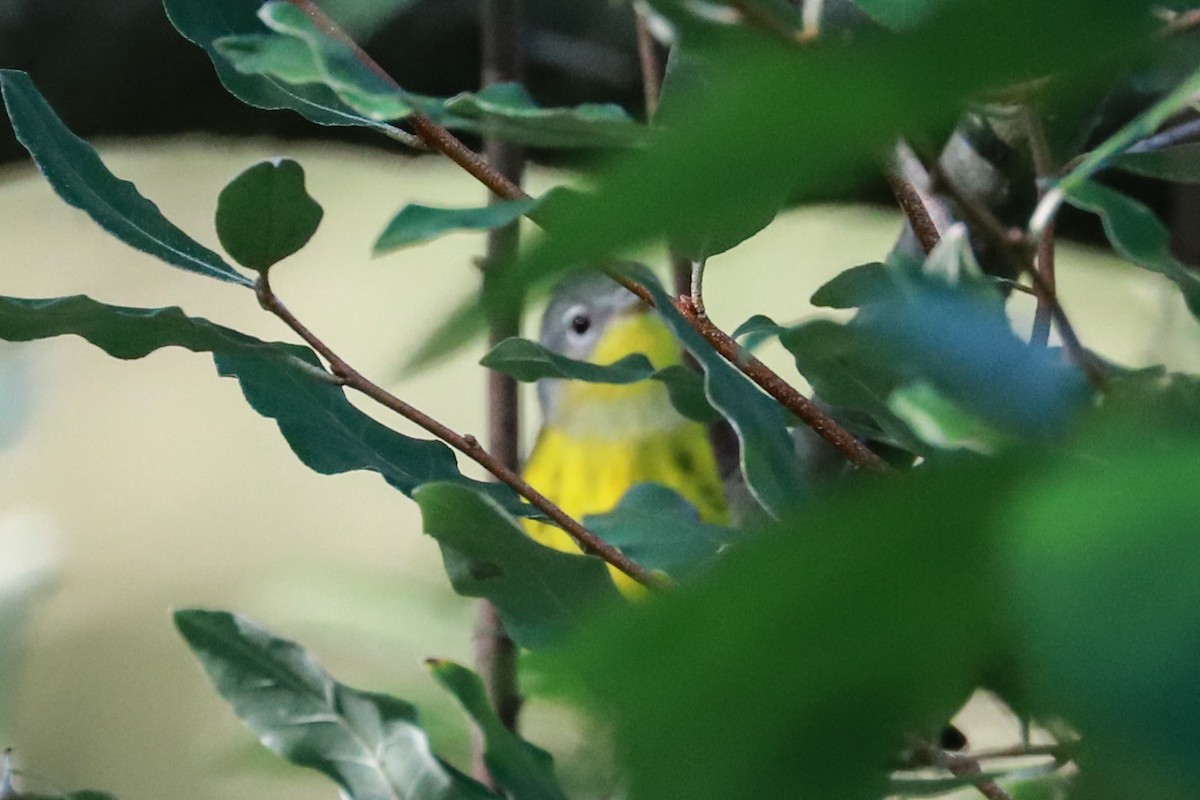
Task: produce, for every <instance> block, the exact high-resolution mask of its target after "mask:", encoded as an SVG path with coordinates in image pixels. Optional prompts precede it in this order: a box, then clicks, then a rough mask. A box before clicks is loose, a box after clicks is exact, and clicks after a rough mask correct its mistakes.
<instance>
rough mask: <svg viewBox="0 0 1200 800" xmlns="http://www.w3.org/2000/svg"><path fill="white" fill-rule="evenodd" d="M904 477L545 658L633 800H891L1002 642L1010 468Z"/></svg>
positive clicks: (803, 522) (772, 534)
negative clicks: (999, 538) (1004, 510)
mask: <svg viewBox="0 0 1200 800" xmlns="http://www.w3.org/2000/svg"><path fill="white" fill-rule="evenodd" d="M921 472H922V474H911V475H898V476H892V477H890V478H889V479H888V480H887V481H878V482H874V483H871V484H867V485H862V484H858V485H859V487H860V490H859V491H857V492H854V493H850V494H847V495H845V496H842V497H840V498H839V499H836V500H833V501H831V502H829V503H827V504H824V505H822V506H821V507H820V508H817V509H814V510H813V511H812V512H811V513H806V514H802V515H798V516H791V517H788V518H787V519H785V520H784V521H782V522H780V523H777V524H776V525H774V526H773V527H772V528H770V529H769V530H767V531H764V532H763V533H762V534H761V535H760V536H757V537H755V538H754V539H752V540H748V541H747V542H745V543H743V544H742V545H741V546H739V547H738V548H735V549H734V550H732V551H731V552H730V553H729V555H728V557H726V558H725V559H724V560H723V561H722V562H721V563H720V564H719V565H717V566H716V567H715V568H714V569H713V570H712V571H711V572H710V573H709V575H708V576H707V577H706V578H705V579H703V580H701V581H699V582H696V583H694V584H691V585H689V586H688V587H686V589H681V590H679V591H678V592H675V593H672V594H670V595H666V596H662V597H655V598H653V599H651V600H648V601H646V602H643V603H639V604H635V605H634V606H631V607H629V608H627V609H622V610H621V611H620V612H617V613H613V614H612V615H611V617H610V618H609V619H607V620H606V621H605V622H604V623H602V624H597V625H595V626H594V627H591V628H589V629H586V630H585V631H584V632H583V633H582V635H580V636H579V637H578V638H577V639H576V641H575V642H574V643H573V645H572V646H571V648H570V650H569V652H567V653H565V654H563V655H547V656H543V657H542V659H541V660H542V661H543V662H548V663H547V666H553V667H557V668H558V670H557V674H558V675H559V676H560V677H561V679H562V681H563V682H564V683H565V684H567V685H571V686H575V687H577V690H578V691H579V692H580V693H581V694H583V695H584V697H585V698H586V699H587V700H588V701H589V702H590V704H591V705H592V707H593V708H594V709H595V710H596V711H597V713H600V714H602V715H604V716H606V717H607V718H610V719H611V720H612V722H613V723H614V724H615V726H616V731H617V741H618V743H619V746H620V748H621V750H620V755H621V757H622V760H623V763H624V766H625V768H626V770H627V773H628V779H629V783H630V797H632V798H634V800H643V798H654V800H673V798H680V799H681V800H682V799H683V798H688V800H693V799H694V798H697V797H704V798H710V800H724V799H725V798H730V799H731V800H732V799H733V798H738V800H741V798H746V797H793V796H796V797H831V798H832V797H836V798H841V799H842V800H853V798H864V800H865V798H877V797H879V796H882V795H883V794H884V793H885V790H886V788H887V774H886V769H885V767H884V765H885V764H886V763H887V761H888V760H889V757H890V756H891V755H892V754H893V753H894V752H897V751H898V750H899V749H900V748H901V747H902V745H903V742H904V734H905V732H908V731H920V730H936V729H938V726H940V725H941V724H943V723H944V722H945V721H946V720H947V719H949V717H950V716H951V715H952V714H953V713H954V711H955V710H956V709H957V708H958V706H959V705H960V704H961V703H962V702H963V701H965V700H966V698H967V696H968V695H969V694H970V692H971V690H972V689H973V688H974V687H975V686H976V683H977V681H978V680H979V676H980V674H981V671H982V670H984V668H985V667H986V666H987V665H988V663H989V661H990V659H991V656H992V654H993V653H994V652H995V650H996V648H997V647H1000V646H1001V644H1000V643H1001V642H1002V641H1003V638H1004V637H1003V636H1002V634H1001V631H1002V626H1003V625H1004V622H1005V614H1004V610H1003V606H1002V604H1001V603H998V602H997V598H998V597H999V595H998V594H997V592H998V591H999V589H1000V588H1001V583H1000V581H999V576H1000V573H999V569H998V565H997V559H996V555H995V541H994V537H993V535H992V530H993V527H994V524H995V521H996V517H995V515H996V513H997V509H998V508H999V507H1000V505H1001V503H1002V502H1003V500H1004V498H1006V497H1007V496H1008V494H1009V493H1010V484H1011V483H1012V481H1013V479H1014V478H1015V477H1016V476H1017V475H1019V474H1020V471H1019V470H1017V469H1015V467H1014V466H1013V465H1004V464H995V463H993V464H981V463H972V462H961V463H957V464H955V465H954V469H953V470H949V469H943V470H937V471H935V470H933V469H926V470H922V471H921Z"/></svg>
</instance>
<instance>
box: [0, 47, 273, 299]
mask: <svg viewBox="0 0 1200 800" xmlns="http://www.w3.org/2000/svg"><path fill="white" fill-rule="evenodd" d="M0 89H2V90H3V94H4V104H5V106H6V107H7V108H8V116H9V118H10V119H11V120H12V124H13V130H14V131H15V132H16V134H17V139H19V140H20V142H21V144H23V145H24V146H25V149H27V150H28V151H29V153H30V155H32V156H33V160H34V161H35V162H36V163H37V165H38V169H40V170H41V171H42V174H43V175H45V176H46V180H47V181H49V183H50V185H51V186H52V187H53V188H54V191H55V192H57V193H58V196H59V197H61V198H62V199H63V200H65V201H67V202H68V203H70V204H71V205H73V206H75V207H76V208H79V209H82V210H83V211H85V212H86V213H87V214H88V216H90V217H91V218H92V219H93V220H95V221H96V223H97V224H98V225H100V227H102V228H104V229H105V230H106V231H108V232H109V233H111V234H112V235H113V236H116V237H117V238H118V239H120V240H121V241H123V242H125V243H126V244H128V245H130V246H131V247H135V248H137V249H138V250H141V251H143V252H146V253H149V254H150V255H152V256H154V257H155V258H158V259H160V260H162V261H165V262H166V263H168V264H171V265H173V266H176V267H180V268H182V269H186V270H189V271H191V272H197V273H199V274H201V275H207V276H208V277H210V278H217V279H218V280H223V281H229V282H230V283H239V284H242V285H243V286H250V285H251V284H252V282H251V281H250V279H249V278H247V277H246V276H245V275H242V274H240V273H239V272H238V271H237V270H236V269H234V268H233V267H231V266H230V265H229V264H227V263H225V261H224V259H222V258H221V257H220V256H219V255H217V254H216V253H214V252H213V251H211V250H209V249H208V248H207V247H204V246H203V245H201V244H200V243H199V242H197V241H195V240H194V239H192V238H191V237H190V236H188V235H187V234H186V233H184V232H183V231H181V230H180V229H179V228H177V227H175V226H174V225H173V224H172V223H171V222H169V221H168V220H167V218H166V217H164V216H163V215H162V212H160V211H159V210H158V206H156V205H154V203H152V202H151V201H149V200H147V199H146V198H145V197H143V196H142V195H141V194H139V193H138V190H137V188H136V187H135V186H134V185H133V184H132V183H130V182H128V181H123V180H121V179H120V178H118V177H116V176H115V175H113V174H112V173H111V172H109V171H108V168H107V167H105V166H104V163H103V162H102V161H101V160H100V157H99V156H98V155H96V151H95V150H93V149H92V148H91V145H89V144H88V143H87V142H85V141H84V140H82V139H80V138H79V137H78V136H76V135H75V134H73V133H72V132H71V131H70V130H69V129H68V128H67V127H66V126H65V125H64V124H63V122H62V120H61V119H59V118H58V115H57V114H55V113H54V109H52V108H50V105H49V104H48V103H47V102H46V100H45V98H43V97H42V95H41V94H40V93H39V92H38V90H37V88H36V87H35V86H34V85H33V81H31V80H30V79H29V76H28V75H26V74H25V73H24V72H17V71H15V70H7V69H6V70H0Z"/></svg>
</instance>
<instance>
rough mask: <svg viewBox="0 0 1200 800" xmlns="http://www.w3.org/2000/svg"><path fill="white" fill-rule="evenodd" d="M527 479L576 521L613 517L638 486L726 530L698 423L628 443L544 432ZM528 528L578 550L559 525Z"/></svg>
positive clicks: (623, 583) (621, 580)
mask: <svg viewBox="0 0 1200 800" xmlns="http://www.w3.org/2000/svg"><path fill="white" fill-rule="evenodd" d="M525 479H526V480H527V481H529V483H530V485H532V486H533V487H534V488H535V489H537V490H538V491H540V492H541V493H542V494H544V495H546V497H548V498H549V499H550V500H552V501H554V502H555V503H556V504H558V506H559V507H561V508H562V509H563V511H565V512H566V513H567V514H569V515H571V516H572V517H574V518H575V519H582V518H583V517H585V516H587V515H588V514H602V513H604V512H606V511H611V510H612V509H613V507H614V506H616V505H617V503H618V502H619V501H620V499H621V497H622V496H624V494H625V492H626V491H628V490H629V488H630V487H632V486H634V485H635V484H638V483H659V484H662V485H664V486H667V487H669V488H671V489H674V490H675V491H677V492H679V494H681V495H682V496H683V497H684V498H686V499H687V500H688V501H689V502H690V503H691V504H692V505H694V506H695V507H696V510H697V512H698V513H699V515H700V518H701V519H702V520H703V521H705V522H711V523H717V524H721V523H725V522H727V517H728V512H727V510H726V507H725V497H724V492H723V488H722V485H721V479H720V476H719V474H718V472H717V465H716V461H715V459H714V457H713V452H712V446H711V445H710V444H709V441H708V436H707V433H706V431H705V429H704V426H702V425H700V424H698V423H694V422H682V423H681V424H679V425H677V426H674V427H672V428H669V429H666V430H663V431H657V432H651V433H646V434H643V435H641V436H637V437H633V438H629V439H606V438H600V437H586V436H583V437H581V436H574V435H569V434H567V433H565V432H563V431H561V430H559V429H557V428H554V427H545V428H543V430H542V432H541V434H540V435H539V436H538V441H537V444H536V446H535V447H534V450H533V454H532V455H531V456H530V458H529V463H528V465H527V466H526V468H525ZM525 526H526V531H527V532H528V533H529V535H530V536H531V537H532V538H533V539H535V540H537V541H538V542H541V543H542V544H545V545H547V546H549V547H553V548H555V549H558V550H564V551H568V552H578V550H579V548H578V547H576V546H575V543H574V542H573V541H572V540H571V539H570V538H569V537H568V536H567V535H566V534H565V533H563V532H562V531H561V530H560V529H558V528H557V527H555V526H553V525H547V524H544V523H539V522H532V521H527V522H526V523H525ZM610 569H611V568H610ZM613 577H614V579H615V580H616V581H617V585H618V587H620V588H622V589H623V590H626V589H628V588H630V587H631V586H632V582H631V581H630V580H629V579H628V578H627V577H626V576H624V575H622V574H620V573H618V572H616V571H615V570H614V571H613Z"/></svg>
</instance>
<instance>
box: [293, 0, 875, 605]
mask: <svg viewBox="0 0 1200 800" xmlns="http://www.w3.org/2000/svg"><path fill="white" fill-rule="evenodd" d="M288 2H289V3H291V4H292V5H294V6H296V7H298V8H300V9H301V10H303V11H304V12H305V13H306V14H308V16H309V17H310V18H311V19H312V20H313V22H314V24H316V25H317V26H318V28H319V29H320V30H322V31H323V32H324V33H326V34H327V35H329V36H333V37H335V38H336V39H338V40H339V41H341V42H344V43H345V44H346V45H347V46H348V47H349V48H351V50H352V52H353V53H354V54H355V57H356V58H358V60H359V61H360V63H362V64H363V65H364V66H366V67H368V68H369V69H371V70H373V71H375V72H376V73H378V74H379V75H381V76H383V77H385V78H386V79H387V80H388V81H390V82H391V83H392V84H393V85H395V81H394V80H392V78H391V77H390V76H388V75H387V73H386V72H384V71H383V68H382V67H380V66H379V65H378V64H377V63H375V61H374V60H373V59H372V58H371V57H370V56H369V55H367V54H366V52H364V51H363V50H362V48H360V47H359V46H358V45H357V44H355V42H354V40H352V39H351V38H350V37H349V36H347V35H346V34H345V33H344V32H343V31H342V30H341V29H340V28H338V27H337V25H336V24H335V23H334V22H333V20H331V19H329V17H327V16H325V14H324V12H322V11H321V10H320V9H319V8H317V7H316V6H315V5H313V3H312V2H311V0H288ZM408 121H409V123H410V124H411V125H412V127H413V130H415V131H416V132H417V134H418V135H419V136H420V137H421V138H422V139H423V140H424V141H425V142H426V144H428V145H429V146H430V147H432V148H433V149H434V150H437V151H438V152H440V153H442V154H443V155H445V156H446V157H447V158H449V159H450V160H451V161H453V162H454V163H456V164H458V165H459V166H460V167H462V168H463V169H464V170H466V171H467V172H468V173H470V174H471V175H472V176H473V177H474V178H475V179H476V180H478V181H479V182H480V183H482V184H484V185H485V186H487V187H488V188H489V189H491V190H492V191H493V192H494V193H495V194H498V195H500V196H501V197H503V198H505V199H508V200H523V199H527V198H528V197H529V195H527V194H526V193H525V192H524V190H522V189H521V187H520V186H517V185H516V184H514V183H513V182H512V181H510V180H509V179H508V178H506V177H505V176H504V175H503V174H502V173H500V172H499V171H497V170H495V169H493V168H492V167H491V166H489V165H488V163H487V162H486V161H484V160H483V159H482V158H480V157H479V155H478V154H477V153H475V152H474V151H473V150H471V149H470V148H469V147H467V146H466V145H464V144H463V143H462V142H461V141H459V140H458V139H457V138H456V137H455V136H454V134H452V133H450V131H448V130H446V129H445V128H443V127H442V126H441V125H438V124H437V123H435V122H434V121H433V120H431V119H429V118H428V117H427V116H425V115H424V114H421V113H419V112H418V113H414V114H413V115H412V116H410V117H409V118H408ZM621 283H622V284H623V285H625V287H626V288H628V289H630V291H634V294H636V295H638V297H641V298H642V299H643V300H646V299H647V298H649V297H650V293H649V292H648V291H646V288H645V287H644V286H641V285H640V284H638V283H636V282H635V281H631V280H628V279H624V280H622V281H621ZM634 287H637V289H638V290H640V291H635V290H634ZM651 300H652V298H651ZM650 305H653V302H650ZM681 310H682V309H681ZM685 316H686V315H685ZM687 319H688V321H689V323H690V324H691V325H692V327H694V328H695V329H696V331H697V332H698V333H700V334H701V335H702V336H703V337H704V338H705V339H706V340H708V342H709V344H710V345H712V347H713V349H715V350H716V351H717V352H718V353H720V354H721V356H722V357H724V358H725V359H726V360H727V361H729V362H730V363H731V364H733V365H734V366H735V367H737V368H738V369H739V370H741V371H742V372H743V373H745V374H746V376H747V377H749V378H750V379H751V380H753V381H754V382H755V383H756V384H758V385H759V386H760V387H761V388H762V389H763V390H764V391H765V392H767V394H769V395H771V396H772V397H774V398H775V399H776V400H778V401H779V402H780V403H781V404H783V406H784V407H785V408H787V409H788V410H790V411H791V412H792V413H794V414H796V416H798V417H799V418H800V419H801V420H803V421H804V422H805V423H806V424H807V425H809V426H810V427H811V428H812V429H813V430H814V431H816V432H817V433H818V434H819V435H820V436H821V437H822V438H824V439H825V440H826V441H828V442H829V443H830V444H832V445H833V446H834V447H836V448H837V449H838V450H840V451H841V452H842V453H844V454H845V455H846V457H847V459H849V460H850V461H851V462H853V463H855V464H858V465H859V466H862V467H866V468H867V469H871V470H874V471H885V470H887V469H888V466H887V462H885V461H884V460H883V459H881V458H880V457H879V456H877V455H876V454H875V453H874V452H872V451H871V450H870V448H868V447H867V446H866V445H864V444H862V443H861V442H859V441H858V440H857V439H855V438H854V435H853V434H851V433H850V432H849V431H847V430H846V429H845V428H843V427H842V426H841V425H839V424H838V423H837V422H836V421H835V420H834V419H833V418H832V417H830V416H829V415H828V414H826V413H825V412H823V411H821V409H819V408H818V407H817V406H816V405H814V404H813V403H812V401H811V400H809V399H808V398H806V397H804V395H802V394H800V392H799V391H797V390H796V389H795V388H794V387H792V386H790V385H789V384H788V383H787V382H786V381H784V380H783V379H782V378H780V377H779V376H778V375H776V374H775V373H774V372H772V371H771V370H770V369H769V368H768V367H767V366H766V365H765V364H763V363H762V362H761V361H759V360H758V359H757V358H753V357H746V356H745V354H744V353H742V352H741V347H740V346H739V345H738V344H737V343H736V342H734V341H733V339H731V338H730V337H729V335H728V334H726V333H725V332H724V331H722V330H720V329H719V328H717V327H716V326H715V325H713V324H712V322H711V321H709V320H707V318H705V319H704V320H703V322H701V320H699V319H697V318H695V317H694V315H693V316H692V317H687ZM364 380H365V379H364ZM480 450H482V448H480ZM463 452H464V453H465V452H466V451H463ZM467 455H471V454H470V453H467ZM471 457H472V458H474V456H471ZM489 458H490V457H489ZM489 471H491V470H489ZM509 472H510V473H511V470H509ZM492 474H494V475H496V477H498V478H500V479H501V480H503V481H504V482H505V483H509V481H508V480H507V479H505V478H504V477H502V476H501V475H500V474H499V473H496V472H494V471H493V472H492ZM518 480H519V478H518ZM522 483H524V482H523V481H522ZM509 485H510V486H512V485H513V484H511V483H509ZM513 488H516V487H515V486H514V487H513ZM527 488H528V487H527ZM522 496H523V497H526V499H529V496H528V495H525V494H522ZM539 496H540V495H539ZM542 501H544V502H549V501H546V499H545V498H544V497H543V498H542ZM530 502H532V500H530ZM534 505H537V504H536V503H534ZM538 507H539V508H541V506H538ZM556 508H557V507H556ZM543 510H544V509H543ZM559 513H561V511H560V512H559ZM563 516H564V517H565V515H563ZM566 519H568V520H570V522H571V523H572V524H573V525H574V526H575V528H576V530H577V532H578V531H582V532H584V533H587V529H585V528H584V527H583V526H582V525H580V524H579V523H578V522H576V521H575V520H571V519H570V517H566ZM555 521H556V522H558V520H555ZM567 532H568V534H571V535H572V538H574V535H575V534H572V532H571V531H570V530H568V531H567ZM588 536H592V535H591V534H590V533H588ZM592 538H595V537H592ZM596 542H598V543H599V544H602V545H603V544H604V543H603V542H600V540H598V539H596ZM604 546H605V548H606V549H608V550H612V548H608V546H607V545H604ZM585 550H586V548H585ZM587 552H592V551H591V550H587ZM613 552H614V553H616V554H617V555H618V556H620V558H621V559H622V560H623V561H625V562H628V563H629V565H630V566H631V567H633V568H634V569H635V570H636V571H638V572H639V574H641V575H643V577H645V578H647V579H648V580H650V581H652V582H655V583H659V582H658V581H655V580H654V579H653V576H650V575H649V574H647V573H645V571H644V570H641V569H640V568H639V567H637V565H636V564H633V563H632V562H629V561H628V559H626V558H625V557H624V556H623V555H622V554H620V552H619V551H615V550H614V551H613ZM596 555H599V554H598V553H596ZM605 560H606V561H608V559H607V558H605ZM609 563H611V564H614V566H616V562H614V561H609ZM622 571H625V570H623V569H622ZM631 574H632V573H631ZM643 582H645V581H643Z"/></svg>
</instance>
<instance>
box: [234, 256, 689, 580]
mask: <svg viewBox="0 0 1200 800" xmlns="http://www.w3.org/2000/svg"><path fill="white" fill-rule="evenodd" d="M255 289H256V293H257V295H258V302H259V305H261V306H262V307H263V308H264V309H266V310H267V311H270V312H271V313H272V314H274V315H275V316H277V317H279V318H280V319H281V320H283V322H284V323H285V324H286V325H287V326H288V327H289V328H291V329H292V330H293V331H295V332H296V334H297V335H299V336H300V338H301V339H303V340H304V341H305V343H306V344H308V346H309V347H311V348H312V349H313V350H316V351H317V353H319V354H320V355H321V357H322V358H324V359H325V361H326V362H328V364H329V370H330V372H332V373H333V375H334V377H336V378H337V379H338V380H340V381H341V383H342V385H343V386H346V387H347V388H350V389H354V390H355V391H357V392H361V393H362V394H364V395H366V396H367V397H369V398H371V399H372V400H374V401H375V402H377V403H379V404H380V405H381V406H383V407H384V408H387V409H389V410H391V411H394V412H396V413H397V414H399V415H400V416H402V417H404V418H405V419H407V420H409V421H410V422H412V423H414V424H416V425H418V426H420V427H422V428H424V429H425V430H427V431H429V432H430V433H432V434H433V435H434V436H436V437H437V438H439V439H441V440H442V441H443V442H445V443H446V444H448V445H450V446H451V447H453V448H454V449H455V450H458V451H459V452H460V453H462V454H463V455H465V456H466V457H467V458H469V459H471V460H472V461H474V462H475V463H476V464H479V466H481V467H483V468H484V469H486V470H487V471H488V472H490V473H491V474H492V475H494V476H496V477H497V478H499V479H500V481H501V482H502V483H506V484H508V485H509V486H510V487H512V489H513V491H515V492H516V493H517V494H519V495H520V496H521V497H523V498H525V499H526V500H528V501H529V504H530V505H532V506H533V507H534V508H536V509H537V510H539V511H541V512H542V513H543V514H545V515H546V516H547V517H548V518H549V519H550V520H551V521H553V522H554V523H555V524H556V525H558V526H559V527H560V528H562V529H563V532H564V533H566V534H567V536H570V537H571V539H572V541H574V542H575V544H577V545H578V546H579V549H580V550H582V551H583V552H585V553H588V554H589V555H593V556H596V557H597V558H600V559H602V560H604V561H606V562H608V563H609V564H612V565H613V566H614V567H616V568H617V569H619V570H620V571H621V572H624V573H625V574H626V575H628V576H629V577H631V578H633V579H634V580H635V581H637V582H638V583H640V584H642V585H644V586H648V587H650V588H655V589H658V588H664V586H665V584H664V583H663V581H662V580H661V579H659V578H658V577H657V576H655V575H654V574H652V573H650V572H648V571H647V570H645V569H644V568H642V567H641V566H639V565H638V564H636V563H635V562H634V561H633V560H632V559H630V558H629V557H628V556H627V555H625V554H624V553H622V552H621V551H620V550H618V549H616V548H615V547H613V546H612V545H610V544H608V543H607V542H605V541H604V540H603V539H600V538H599V537H598V536H596V534H594V533H592V532H591V531H589V530H588V529H587V528H585V527H583V525H581V524H580V523H579V522H578V521H577V520H575V519H573V518H572V517H571V516H569V515H568V514H567V513H566V512H565V511H563V510H562V509H561V508H559V507H558V506H557V505H555V504H554V503H553V502H551V501H550V500H549V499H547V498H546V496H545V495H543V494H542V493H541V492H539V491H537V490H536V489H534V488H533V487H532V486H530V485H529V484H528V483H526V482H525V479H524V478H522V477H521V476H520V475H518V474H517V473H516V472H515V471H514V470H512V469H509V468H508V466H507V465H505V463H504V462H503V461H501V460H500V459H498V458H496V457H495V456H493V455H492V454H491V453H489V452H488V451H487V450H485V449H484V448H483V446H482V445H480V444H479V441H478V440H477V439H476V438H475V437H474V436H471V435H470V434H466V435H464V434H460V433H458V432H457V431H454V430H451V429H450V428H448V427H446V426H445V425H443V424H442V423H441V422H438V421H437V420H436V419H434V418H433V417H431V416H429V415H428V414H426V413H425V412H424V411H421V410H420V409H418V408H417V407H415V406H412V405H409V404H408V403H406V402H404V401H403V400H401V399H400V398H399V397H396V396H395V395H394V394H392V393H391V392H389V391H388V390H386V389H384V388H383V387H381V386H379V385H378V384H376V383H374V382H372V381H371V380H370V379H368V378H367V377H365V376H364V375H362V374H361V373H360V372H358V370H356V369H354V368H353V367H351V366H350V365H349V364H347V363H346V362H345V361H343V360H342V358H341V357H340V356H338V354H337V353H335V352H334V351H333V350H332V349H331V348H330V347H329V345H327V344H325V342H323V341H322V340H321V339H319V338H318V337H317V336H316V335H315V334H313V332H312V331H310V330H309V329H308V328H307V327H306V326H305V325H304V323H302V322H301V321H300V320H299V319H297V318H296V316H295V315H294V314H292V312H291V311H290V310H288V308H287V306H285V305H284V304H283V302H282V301H280V299H279V298H278V297H277V296H276V295H275V293H274V292H273V291H272V290H271V284H270V283H269V282H268V280H267V276H266V275H265V274H264V275H260V276H259V279H258V282H257V284H256V285H255Z"/></svg>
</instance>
